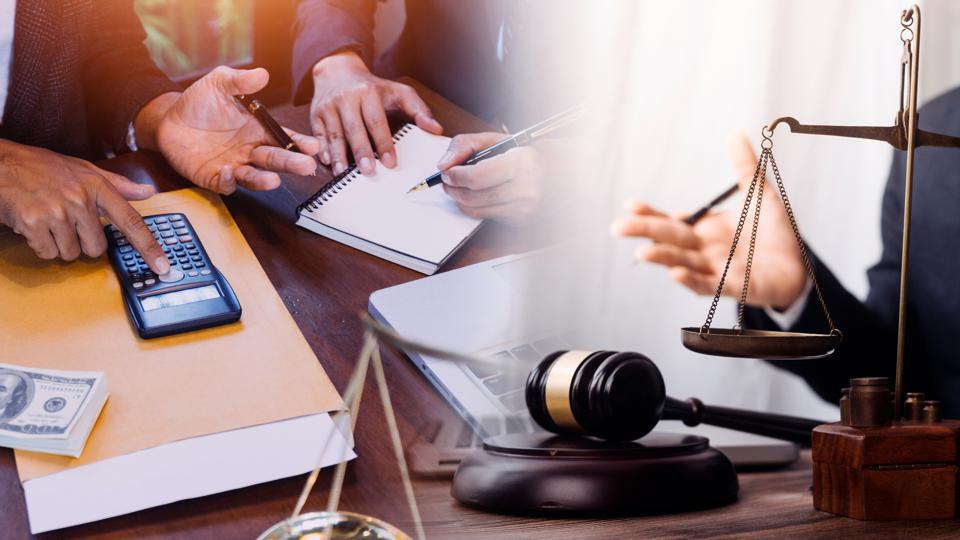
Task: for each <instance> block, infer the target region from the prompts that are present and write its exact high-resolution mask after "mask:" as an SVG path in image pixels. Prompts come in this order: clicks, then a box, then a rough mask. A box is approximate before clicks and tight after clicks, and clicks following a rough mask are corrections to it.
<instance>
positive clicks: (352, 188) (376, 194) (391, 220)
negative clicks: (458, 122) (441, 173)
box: [304, 124, 481, 264]
mask: <svg viewBox="0 0 960 540" xmlns="http://www.w3.org/2000/svg"><path fill="white" fill-rule="evenodd" d="M401 131H405V132H406V133H405V134H403V135H402V136H401V137H400V138H399V140H398V141H397V143H396V151H397V166H396V167H395V168H393V169H388V168H386V167H384V166H383V165H381V164H380V163H377V170H376V171H375V172H374V173H373V174H371V175H363V174H360V172H359V170H358V171H354V172H353V173H352V174H351V177H352V180H351V181H350V182H349V183H346V184H345V185H344V186H343V187H342V188H340V190H339V191H336V190H331V193H330V195H328V200H327V201H326V202H323V201H321V202H322V204H321V205H320V206H319V207H318V208H316V209H307V210H305V211H304V213H305V214H306V215H308V216H309V217H311V218H312V219H315V220H317V221H319V222H320V223H323V224H324V225H326V226H328V227H332V228H334V229H338V230H340V231H343V232H345V233H348V234H351V235H353V236H356V237H359V238H362V239H364V240H366V241H368V242H371V243H374V244H379V245H381V246H384V247H386V248H389V249H392V250H394V251H399V252H401V253H405V254H407V255H410V256H413V257H416V258H418V259H422V260H425V261H428V262H431V263H433V264H439V263H440V262H441V261H443V259H444V258H446V257H447V255H449V254H450V253H451V252H452V251H453V250H454V249H456V247H457V246H458V245H459V244H460V243H461V242H462V241H463V239H464V238H466V237H467V236H469V235H470V234H471V233H472V232H473V230H474V229H475V228H476V227H477V226H478V225H479V224H480V221H481V220H479V219H474V218H471V217H467V216H465V215H464V214H463V213H462V212H460V210H459V209H458V208H457V205H456V204H455V203H454V202H453V200H452V199H451V198H450V197H449V196H447V194H446V193H444V191H443V188H442V187H441V186H436V187H432V188H430V189H426V190H423V191H420V192H417V193H411V194H409V195H408V194H407V191H408V190H409V189H410V188H411V187H413V186H414V185H416V184H417V183H419V182H420V181H422V180H424V179H425V178H426V177H428V176H430V175H431V174H433V173H435V172H437V162H438V161H440V157H441V156H443V154H444V153H445V152H446V150H447V146H448V145H449V144H450V138H449V137H442V136H439V135H433V134H430V133H427V132H425V131H423V130H421V129H420V128H418V127H416V126H413V125H409V124H408V125H407V126H405V127H404V128H403V129H402V130H401Z"/></svg>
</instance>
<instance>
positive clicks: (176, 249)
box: [173, 246, 183, 251]
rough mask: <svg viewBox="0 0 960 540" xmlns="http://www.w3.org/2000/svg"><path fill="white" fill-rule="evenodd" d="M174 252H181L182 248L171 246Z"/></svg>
mask: <svg viewBox="0 0 960 540" xmlns="http://www.w3.org/2000/svg"><path fill="white" fill-rule="evenodd" d="M173 250H174V251H183V246H173Z"/></svg>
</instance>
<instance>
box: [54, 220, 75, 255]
mask: <svg viewBox="0 0 960 540" xmlns="http://www.w3.org/2000/svg"><path fill="white" fill-rule="evenodd" d="M51 218H52V219H51V220H50V233H51V234H52V235H53V240H54V242H56V244H57V252H58V253H59V255H60V258H61V259H63V260H65V261H74V260H76V259H77V257H79V256H80V238H79V237H77V228H76V225H74V224H73V220H72V219H69V218H68V217H67V216H65V215H59V216H51Z"/></svg>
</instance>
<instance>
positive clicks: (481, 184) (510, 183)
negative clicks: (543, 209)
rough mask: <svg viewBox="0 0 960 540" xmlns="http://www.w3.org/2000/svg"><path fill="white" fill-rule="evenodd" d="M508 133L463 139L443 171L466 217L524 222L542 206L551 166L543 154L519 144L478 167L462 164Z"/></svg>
mask: <svg viewBox="0 0 960 540" xmlns="http://www.w3.org/2000/svg"><path fill="white" fill-rule="evenodd" d="M504 137H507V135H504V134H503V133H472V134H469V135H457V136H456V137H454V138H453V140H452V141H450V147H449V148H448V149H447V153H446V154H444V156H443V157H442V158H440V162H439V163H437V168H438V169H440V171H441V172H442V178H443V190H444V191H446V192H447V194H448V195H450V197H451V198H452V199H453V200H454V201H455V202H456V203H457V206H459V207H460V210H462V211H463V213H464V214H466V215H468V216H471V217H476V218H484V219H495V220H499V221H504V222H507V223H515V224H516V223H522V222H524V221H526V220H527V219H528V218H530V217H531V216H532V215H533V214H534V213H535V212H536V211H537V210H538V209H539V207H540V201H541V199H542V197H543V180H544V177H545V172H544V171H545V167H544V163H543V157H542V156H541V154H540V151H539V150H537V149H536V148H534V147H532V146H518V147H516V148H511V149H510V150H508V151H506V152H504V153H503V154H500V155H498V156H494V157H491V158H489V159H485V160H483V161H481V162H479V163H475V164H473V165H458V164H459V163H462V162H463V161H464V160H466V159H467V158H468V157H470V156H471V155H473V154H474V153H476V152H478V151H480V150H483V149H484V148H487V147H489V146H491V145H493V144H496V143H497V142H499V141H500V140H502V139H503V138H504Z"/></svg>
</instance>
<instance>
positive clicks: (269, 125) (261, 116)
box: [233, 94, 303, 154]
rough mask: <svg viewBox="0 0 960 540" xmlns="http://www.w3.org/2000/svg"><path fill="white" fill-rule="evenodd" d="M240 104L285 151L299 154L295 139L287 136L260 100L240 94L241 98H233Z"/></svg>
mask: <svg viewBox="0 0 960 540" xmlns="http://www.w3.org/2000/svg"><path fill="white" fill-rule="evenodd" d="M233 97H235V98H236V99H237V101H239V102H240V104H241V105H243V107H244V108H245V109H247V110H248V111H250V114H252V115H253V117H254V118H256V119H257V121H258V122H260V125H261V126H263V129H265V130H267V131H269V132H270V135H273V138H274V139H276V141H277V144H278V145H279V146H280V147H281V148H283V149H284V150H290V151H291V152H299V153H301V154H302V153H303V152H301V151H300V147H299V146H297V143H295V142H293V139H291V138H290V136H289V135H287V132H286V131H284V129H283V128H282V127H280V124H278V123H277V121H276V120H274V119H273V116H271V115H270V113H269V112H267V107H266V106H264V104H263V103H260V100H259V99H250V98H249V97H247V96H246V95H245V94H240V95H239V96H233Z"/></svg>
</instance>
